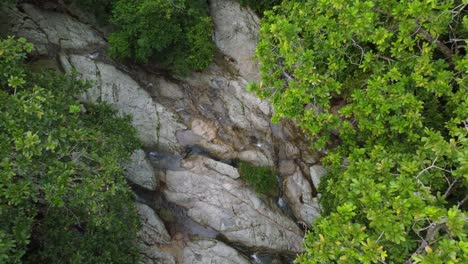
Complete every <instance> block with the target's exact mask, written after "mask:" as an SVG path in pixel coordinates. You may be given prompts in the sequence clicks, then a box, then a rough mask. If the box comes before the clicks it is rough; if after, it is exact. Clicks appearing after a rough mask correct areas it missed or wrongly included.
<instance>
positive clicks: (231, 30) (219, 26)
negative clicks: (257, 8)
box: [210, 0, 260, 82]
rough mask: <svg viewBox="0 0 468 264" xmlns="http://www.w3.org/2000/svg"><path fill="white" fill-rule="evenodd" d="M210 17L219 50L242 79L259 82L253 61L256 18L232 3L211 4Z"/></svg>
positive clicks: (218, 0)
mask: <svg viewBox="0 0 468 264" xmlns="http://www.w3.org/2000/svg"><path fill="white" fill-rule="evenodd" d="M210 13H211V17H212V18H213V23H214V25H215V35H214V40H215V43H216V45H217V46H218V48H219V49H220V50H221V51H222V52H223V53H224V54H226V55H227V56H229V57H230V58H231V59H233V60H234V64H235V67H236V68H237V70H238V71H239V73H240V75H241V76H242V77H244V78H245V79H246V80H247V81H249V82H251V81H258V80H259V74H258V64H257V63H256V61H255V60H254V55H255V49H256V46H257V42H258V30H259V28H260V27H259V19H258V17H257V15H256V14H255V13H253V12H252V11H251V10H249V9H248V8H243V7H241V6H240V4H239V1H232V0H213V1H210Z"/></svg>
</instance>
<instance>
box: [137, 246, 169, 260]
mask: <svg viewBox="0 0 468 264" xmlns="http://www.w3.org/2000/svg"><path fill="white" fill-rule="evenodd" d="M140 247H141V249H140V252H141V260H140V264H175V263H176V261H175V258H174V257H173V256H171V255H170V254H168V253H166V252H163V251H161V250H160V249H159V248H157V247H155V246H147V245H140Z"/></svg>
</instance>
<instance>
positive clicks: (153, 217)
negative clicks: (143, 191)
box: [136, 203, 171, 246]
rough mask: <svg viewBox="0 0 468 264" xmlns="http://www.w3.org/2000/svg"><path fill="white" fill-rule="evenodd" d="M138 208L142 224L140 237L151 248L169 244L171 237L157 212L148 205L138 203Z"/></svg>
mask: <svg viewBox="0 0 468 264" xmlns="http://www.w3.org/2000/svg"><path fill="white" fill-rule="evenodd" d="M136 207H137V209H138V214H139V216H140V220H141V224H142V227H141V230H140V231H139V233H138V237H139V238H140V239H141V240H142V241H143V242H144V243H145V244H146V245H149V246H153V245H156V244H168V243H169V242H170V241H171V237H170V236H169V234H168V233H167V230H166V227H165V226H164V223H163V221H162V220H161V219H160V218H159V216H158V215H157V214H156V212H155V211H154V210H153V209H152V208H151V207H149V206H148V205H146V204H142V203H137V204H136Z"/></svg>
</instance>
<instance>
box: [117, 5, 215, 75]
mask: <svg viewBox="0 0 468 264" xmlns="http://www.w3.org/2000/svg"><path fill="white" fill-rule="evenodd" d="M207 10H208V7H207V4H206V1H202V0H198V1H186V0H175V1H165V0H133V1H127V0H120V1H117V3H116V4H115V6H114V8H113V12H112V22H113V23H114V24H116V25H118V27H119V30H118V31H117V32H115V33H113V34H111V35H110V36H109V43H110V54H111V55H112V56H114V57H116V58H120V59H130V58H133V59H135V60H136V61H138V62H140V63H146V62H148V61H149V60H150V59H153V58H154V59H156V60H157V61H158V62H160V63H161V64H162V65H164V66H165V67H167V68H168V69H170V70H171V71H173V72H175V73H177V74H187V73H188V72H190V71H192V70H202V69H204V68H206V67H208V65H209V64H210V63H211V62H212V60H213V57H214V44H213V43H212V31H213V26H212V23H211V18H210V17H209V16H208V14H207Z"/></svg>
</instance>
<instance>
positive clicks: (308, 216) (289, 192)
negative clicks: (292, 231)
mask: <svg viewBox="0 0 468 264" xmlns="http://www.w3.org/2000/svg"><path fill="white" fill-rule="evenodd" d="M283 184H284V194H285V196H286V198H287V199H288V201H289V205H290V206H291V209H292V211H293V213H294V215H295V216H296V217H297V218H298V219H300V220H302V221H303V222H304V223H305V224H307V225H310V223H312V221H314V220H315V218H317V216H318V215H319V214H320V206H319V203H318V199H317V198H316V197H312V188H311V187H310V184H309V182H308V181H307V180H306V178H305V177H304V176H303V175H302V173H301V171H300V170H299V168H296V170H295V172H294V173H293V174H292V175H291V176H288V177H287V178H286V179H285V180H284V183H283Z"/></svg>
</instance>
